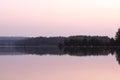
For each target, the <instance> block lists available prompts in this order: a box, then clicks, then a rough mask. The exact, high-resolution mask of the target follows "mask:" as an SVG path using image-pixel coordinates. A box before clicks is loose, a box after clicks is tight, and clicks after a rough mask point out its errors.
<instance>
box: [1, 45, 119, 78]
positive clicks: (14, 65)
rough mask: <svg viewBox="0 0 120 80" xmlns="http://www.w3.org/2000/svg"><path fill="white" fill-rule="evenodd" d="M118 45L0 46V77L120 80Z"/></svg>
mask: <svg viewBox="0 0 120 80" xmlns="http://www.w3.org/2000/svg"><path fill="white" fill-rule="evenodd" d="M119 63H120V49H119V48H117V49H116V48H101V47H97V48H64V49H58V48H57V47H0V80H120V65H119Z"/></svg>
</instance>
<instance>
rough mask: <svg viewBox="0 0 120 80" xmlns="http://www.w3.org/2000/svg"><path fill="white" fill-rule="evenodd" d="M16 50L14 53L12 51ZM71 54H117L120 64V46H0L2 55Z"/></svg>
mask: <svg viewBox="0 0 120 80" xmlns="http://www.w3.org/2000/svg"><path fill="white" fill-rule="evenodd" d="M12 51H13V52H14V54H13V53H12ZM21 54H22V55H23V54H24V55H27V54H31V55H70V56H79V57H80V56H108V55H109V54H111V55H115V56H116V60H117V61H118V63H119V64H120V48H119V47H64V48H58V47H55V46H49V47H12V48H11V47H0V55H21Z"/></svg>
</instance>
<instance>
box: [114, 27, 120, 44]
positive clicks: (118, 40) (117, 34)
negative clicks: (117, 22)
mask: <svg viewBox="0 0 120 80" xmlns="http://www.w3.org/2000/svg"><path fill="white" fill-rule="evenodd" d="M115 40H116V45H120V28H119V29H118V32H117V33H116V36H115Z"/></svg>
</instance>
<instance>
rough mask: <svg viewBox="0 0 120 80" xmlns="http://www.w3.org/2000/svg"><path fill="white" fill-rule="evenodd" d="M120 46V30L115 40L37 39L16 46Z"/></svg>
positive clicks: (82, 38)
mask: <svg viewBox="0 0 120 80" xmlns="http://www.w3.org/2000/svg"><path fill="white" fill-rule="evenodd" d="M44 45H45V46H48V45H50V46H51V45H54V46H59V47H64V46H69V47H71V46H75V47H76V46H120V28H119V29H118V31H117V32H116V35H115V38H109V37H107V36H70V37H35V38H27V39H24V40H19V41H17V42H16V46H44Z"/></svg>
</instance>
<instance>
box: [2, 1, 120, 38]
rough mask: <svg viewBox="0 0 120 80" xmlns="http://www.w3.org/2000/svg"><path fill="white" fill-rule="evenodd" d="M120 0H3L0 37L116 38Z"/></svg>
mask: <svg viewBox="0 0 120 80" xmlns="http://www.w3.org/2000/svg"><path fill="white" fill-rule="evenodd" d="M119 21H120V0H2V1H0V36H28V37H36V36H72V35H91V36H92V35H93V36H94V35H98V36H109V37H114V36H115V33H116V31H117V29H118V28H119V27H120V23H119Z"/></svg>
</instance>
